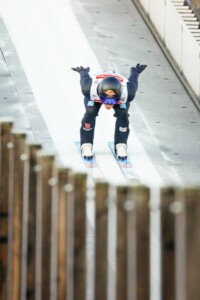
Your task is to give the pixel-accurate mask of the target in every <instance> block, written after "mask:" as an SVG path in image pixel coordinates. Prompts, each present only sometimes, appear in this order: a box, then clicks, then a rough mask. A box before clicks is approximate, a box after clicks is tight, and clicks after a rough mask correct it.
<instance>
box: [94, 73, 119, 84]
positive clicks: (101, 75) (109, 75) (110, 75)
mask: <svg viewBox="0 0 200 300" xmlns="http://www.w3.org/2000/svg"><path fill="white" fill-rule="evenodd" d="M106 77H115V78H117V79H119V81H121V82H123V81H124V79H123V77H121V76H119V75H115V74H100V75H96V79H104V78H106Z"/></svg>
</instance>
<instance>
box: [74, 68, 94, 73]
mask: <svg viewBox="0 0 200 300" xmlns="http://www.w3.org/2000/svg"><path fill="white" fill-rule="evenodd" d="M71 69H72V70H73V71H75V72H78V73H80V72H81V71H83V70H87V71H88V72H89V71H90V68H89V67H87V68H83V67H82V66H80V67H76V68H71Z"/></svg>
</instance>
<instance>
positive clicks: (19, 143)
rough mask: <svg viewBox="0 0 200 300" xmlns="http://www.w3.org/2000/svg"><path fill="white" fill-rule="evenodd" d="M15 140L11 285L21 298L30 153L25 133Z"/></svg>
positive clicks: (13, 296) (14, 136) (12, 297)
mask: <svg viewBox="0 0 200 300" xmlns="http://www.w3.org/2000/svg"><path fill="white" fill-rule="evenodd" d="M13 140H14V165H13V166H14V180H13V188H12V190H13V199H12V200H13V201H12V215H11V217H12V234H11V250H12V266H11V272H12V282H11V285H10V291H11V299H12V300H15V299H20V296H21V284H22V282H21V275H22V259H23V258H22V233H23V227H22V224H23V205H24V201H27V198H26V199H25V196H27V195H25V188H26V189H27V182H26V176H25V169H26V167H27V164H28V153H27V147H26V143H25V142H26V135H25V134H23V133H15V134H13Z"/></svg>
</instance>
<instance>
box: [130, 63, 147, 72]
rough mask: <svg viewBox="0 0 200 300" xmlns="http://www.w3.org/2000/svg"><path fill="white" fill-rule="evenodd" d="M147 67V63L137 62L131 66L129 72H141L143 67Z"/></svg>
mask: <svg viewBox="0 0 200 300" xmlns="http://www.w3.org/2000/svg"><path fill="white" fill-rule="evenodd" d="M146 67H147V65H141V64H137V65H136V67H132V68H131V72H132V71H136V72H138V73H141V72H142V71H144V69H145V68H146Z"/></svg>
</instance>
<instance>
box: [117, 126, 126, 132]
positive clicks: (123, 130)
mask: <svg viewBox="0 0 200 300" xmlns="http://www.w3.org/2000/svg"><path fill="white" fill-rule="evenodd" d="M119 131H121V132H126V131H127V127H119Z"/></svg>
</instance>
